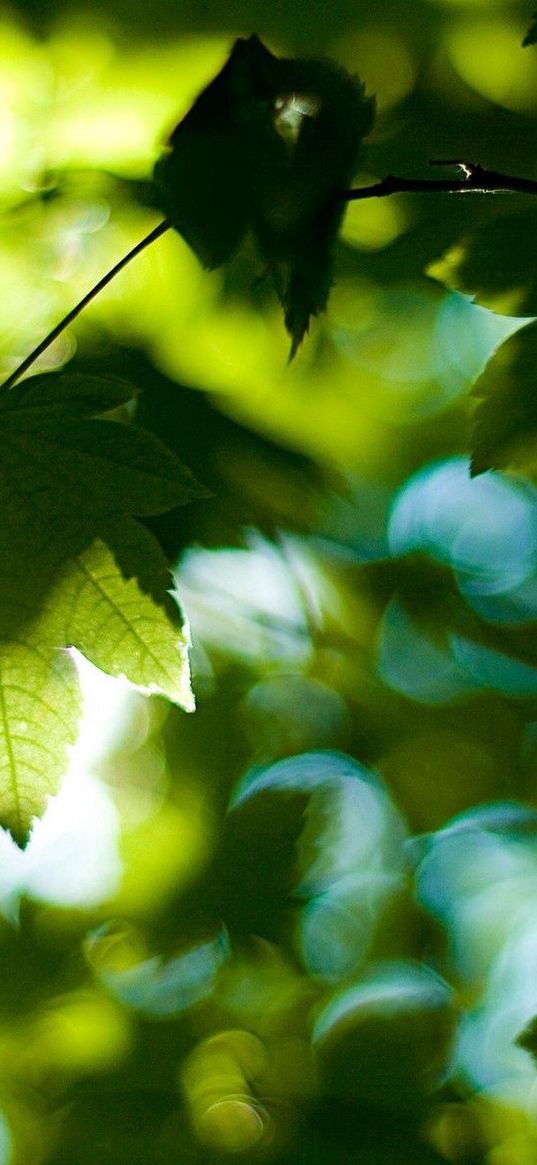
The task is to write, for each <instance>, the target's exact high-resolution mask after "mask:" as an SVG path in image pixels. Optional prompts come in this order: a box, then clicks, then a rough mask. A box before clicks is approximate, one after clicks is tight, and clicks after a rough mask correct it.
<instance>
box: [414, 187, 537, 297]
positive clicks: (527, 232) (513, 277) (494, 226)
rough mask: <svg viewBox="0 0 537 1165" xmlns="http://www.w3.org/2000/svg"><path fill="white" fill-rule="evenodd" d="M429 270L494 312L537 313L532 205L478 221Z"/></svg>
mask: <svg viewBox="0 0 537 1165" xmlns="http://www.w3.org/2000/svg"><path fill="white" fill-rule="evenodd" d="M427 273H428V274H429V275H431V276H432V277H433V278H434V279H438V280H439V281H440V282H441V283H443V284H445V286H447V287H451V288H453V289H454V290H455V291H463V292H465V293H466V294H470V295H473V296H474V297H475V299H476V301H477V303H480V304H482V305H483V307H488V308H491V310H492V311H498V312H501V313H502V314H503V315H516V316H533V315H537V216H536V212H535V210H531V209H530V210H525V211H518V212H517V213H516V214H505V215H498V217H497V218H496V219H493V220H492V221H491V222H486V223H483V224H481V225H480V226H479V227H478V228H477V229H476V230H474V231H472V232H471V233H470V234H468V235H467V236H466V237H465V238H464V239H462V240H461V241H460V242H459V243H457V244H456V245H455V246H454V247H452V248H451V249H450V250H449V251H448V252H447V254H445V255H444V257H443V258H442V259H439V260H436V261H435V262H434V263H432V264H430V265H429V267H428V269H427Z"/></svg>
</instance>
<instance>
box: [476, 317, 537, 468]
mask: <svg viewBox="0 0 537 1165" xmlns="http://www.w3.org/2000/svg"><path fill="white" fill-rule="evenodd" d="M536 367H537V324H535V323H532V324H529V325H528V326H527V327H525V328H523V329H522V330H521V331H520V332H517V334H516V335H515V336H511V338H510V339H509V340H507V341H506V342H505V343H504V344H502V346H501V348H499V349H498V351H497V352H496V354H495V356H493V358H492V360H490V361H489V363H488V364H487V367H486V368H485V371H484V372H483V373H482V375H481V376H480V377H479V379H478V380H477V381H476V384H475V385H474V389H473V395H474V397H476V399H477V406H476V410H475V413H474V426H473V437H472V473H473V474H477V473H483V472H484V471H485V470H487V469H505V468H507V467H511V468H517V469H522V470H524V472H525V473H526V474H528V475H529V476H533V477H535V476H536V475H537V392H536V388H535V369H536Z"/></svg>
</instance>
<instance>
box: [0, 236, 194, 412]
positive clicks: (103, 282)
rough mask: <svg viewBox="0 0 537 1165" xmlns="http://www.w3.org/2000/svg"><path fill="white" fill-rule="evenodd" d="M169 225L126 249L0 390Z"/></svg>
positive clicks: (33, 361) (11, 381)
mask: <svg viewBox="0 0 537 1165" xmlns="http://www.w3.org/2000/svg"><path fill="white" fill-rule="evenodd" d="M171 225H172V224H171V222H170V221H169V220H168V219H166V218H165V219H163V221H162V222H160V223H159V224H158V226H156V227H154V228H153V230H152V231H150V232H149V234H148V235H145V236H144V238H143V239H140V242H139V243H136V246H134V247H132V249H131V250H130V251H127V254H126V255H123V258H122V259H120V260H119V262H117V263H116V264H115V265H114V266H113V267H111V268H110V270H109V271H107V272H106V275H103V277H102V279H99V281H98V283H95V285H94V286H93V287H92V288H91V289H90V291H87V292H86V294H85V295H84V296H83V297H82V299H81V300H79V302H78V303H77V304H75V306H74V307H73V308H71V311H69V312H68V313H67V315H66V316H64V317H63V319H61V320H60V322H59V323H58V324H56V326H55V327H54V328H52V331H50V332H48V334H47V335H46V336H45V337H44V339H43V340H41V341H40V343H39V344H38V345H37V347H36V348H34V349H33V351H31V352H30V354H29V355H28V356H26V357H25V358H24V360H23V361H22V363H21V364H19V365H18V367H17V368H15V369H14V371H13V372H11V373H10V375H9V376H8V378H7V380H4V383H3V384H2V385H0V392H1V391H2V390H3V389H4V388H11V387H12V385H14V384H15V382H16V381H17V380H19V378H20V377H21V376H22V375H23V373H24V372H26V371H27V369H28V368H31V366H32V364H34V363H35V361H36V360H37V359H38V357H39V356H41V355H42V353H43V352H45V351H46V349H47V348H49V347H50V345H51V344H52V343H53V342H54V340H56V339H57V337H58V336H60V335H61V333H62V332H63V331H64V330H65V328H67V327H68V326H69V324H71V323H72V322H73V320H76V317H77V316H78V315H80V312H81V311H83V309H84V308H85V307H87V305H88V303H91V301H92V299H95V296H96V295H98V294H99V292H100V291H102V290H103V287H106V286H107V284H108V283H110V282H111V281H112V279H114V278H115V276H116V275H118V274H119V272H120V271H122V270H123V268H124V267H126V266H127V263H130V261H131V259H135V258H136V256H137V255H139V254H140V252H141V251H144V250H145V248H146V247H149V246H150V244H151V243H154V242H155V240H156V239H159V238H160V236H161V235H163V234H164V233H165V231H168V230H169V229H170V227H171Z"/></svg>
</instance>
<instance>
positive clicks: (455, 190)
mask: <svg viewBox="0 0 537 1165" xmlns="http://www.w3.org/2000/svg"><path fill="white" fill-rule="evenodd" d="M431 165H432V166H455V167H457V168H458V169H459V170H462V173H463V177H462V178H440V179H434V178H433V179H430V178H400V177H397V175H394V174H388V176H387V177H386V178H383V179H382V181H381V182H375V183H374V185H373V186H360V187H358V188H356V189H353V190H343V191H342V192H341V194H340V195H339V196H338V197H339V198H340V199H341V200H342V201H344V202H360V201H362V200H363V199H366V198H386V197H388V195H390V194H470V193H472V192H473V193H474V194H493V193H495V192H496V191H499V190H511V191H513V192H516V193H519V194H520V193H522V194H537V180H534V179H532V178H517V177H515V176H513V175H512V174H502V173H500V171H499V170H487V169H486V167H485V166H480V165H479V163H476V162H464V161H459V160H455V161H451V160H449V161H434V162H431ZM171 226H172V224H171V222H170V221H169V219H163V221H162V222H160V223H159V224H158V226H156V227H154V228H153V230H152V231H150V232H149V234H148V235H145V237H144V238H143V239H141V240H140V242H139V243H136V246H134V247H133V248H132V250H130V251H128V252H127V254H126V255H124V256H123V258H122V259H120V260H119V262H118V263H116V264H115V266H114V267H111V268H110V271H107V273H106V275H103V277H102V279H99V282H98V283H96V284H95V285H94V287H92V288H91V289H90V291H88V292H87V293H86V295H84V296H83V298H82V299H81V300H79V302H78V303H77V304H75V306H74V307H73V308H71V311H70V312H68V313H67V315H66V316H64V317H63V319H61V320H60V322H59V323H58V324H56V326H55V327H54V328H52V331H50V332H49V333H48V335H46V336H45V337H44V339H43V340H41V342H40V343H39V344H38V345H37V347H36V348H34V349H33V351H32V352H30V354H29V355H28V356H26V358H25V359H24V360H23V361H22V363H21V364H19V365H18V367H17V368H15V369H14V371H13V372H12V373H11V374H10V375H9V376H8V378H7V380H5V381H4V383H3V384H2V385H0V391H1V390H2V389H4V388H11V387H12V385H13V384H15V383H16V381H17V380H19V378H20V377H21V376H22V375H23V373H24V372H26V371H27V370H28V368H31V366H32V364H34V363H35V361H36V360H37V359H38V357H39V356H41V355H42V353H43V352H45V351H46V349H47V348H48V347H50V345H51V344H52V343H53V341H54V340H56V339H57V337H58V336H60V335H61V333H62V332H63V331H64V330H65V328H67V327H68V326H69V324H71V323H72V322H73V320H75V319H76V317H77V316H78V315H79V314H80V312H81V311H83V309H84V308H85V307H86V306H87V305H88V303H91V300H92V299H95V296H97V295H98V294H99V292H100V291H102V290H103V288H104V287H106V286H107V284H108V283H110V282H111V280H112V279H114V278H115V276H116V275H118V274H119V272H120V271H122V270H123V268H124V267H126V266H127V263H130V261H131V259H134V258H136V255H139V254H140V252H141V251H144V250H145V248H146V247H149V246H150V244H151V243H154V242H155V240H156V239H158V238H160V236H161V235H163V234H164V233H165V231H168V230H169V229H170V227H171Z"/></svg>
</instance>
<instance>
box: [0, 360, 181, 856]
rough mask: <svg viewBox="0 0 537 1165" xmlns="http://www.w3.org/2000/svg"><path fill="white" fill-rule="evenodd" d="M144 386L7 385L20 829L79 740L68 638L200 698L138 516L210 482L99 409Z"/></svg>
mask: <svg viewBox="0 0 537 1165" xmlns="http://www.w3.org/2000/svg"><path fill="white" fill-rule="evenodd" d="M133 395H135V390H134V389H132V387H131V386H129V385H127V384H125V383H123V382H121V381H120V380H113V379H106V378H105V379H101V378H99V377H93V376H83V375H80V374H79V375H76V376H70V375H68V374H60V375H54V374H50V375H46V376H36V377H32V378H31V379H30V380H27V381H24V382H23V383H22V384H21V385H19V386H17V387H16V388H14V389H13V390H12V391H11V392H9V393H5V394H4V395H3V396H1V397H0V449H1V458H0V505H1V508H2V515H3V521H2V523H1V524H0V720H1V723H0V736H3V738H4V741H5V748H4V750H3V753H4V756H5V760H4V770H3V771H2V770H1V769H0V822H1V823H2V824H3V825H6V826H7V827H8V828H9V829H11V830H12V832H13V834H14V836H15V837H16V839H17V840H18V841H20V840H23V839H24V838H25V837H26V836H27V834H28V831H29V829H30V826H31V822H32V818H33V817H34V816H36V815H37V814H39V813H41V812H42V810H43V808H44V806H45V803H46V797H47V794H48V793H50V792H53V791H56V790H57V788H58V785H59V781H60V779H61V775H62V774H63V772H64V771H65V768H66V765H67V759H68V757H67V745H68V744H69V743H72V742H73V741H74V740H75V739H76V734H77V725H78V716H79V708H78V702H77V699H75V696H74V695H73V692H74V691H75V689H76V687H77V685H76V682H75V679H74V676H73V671H72V666H71V663H70V661H69V660H68V659H66V657H65V653H64V651H63V649H64V648H65V647H71V646H76V647H78V648H79V649H80V650H81V651H82V652H83V653H84V654H86V655H87V656H88V658H89V659H91V660H93V662H95V663H96V664H97V665H98V666H99V667H101V668H102V669H103V670H105V671H108V672H109V673H110V674H112V675H124V676H126V677H127V678H128V679H129V680H130V681H131V682H132V683H133V684H135V685H137V686H138V687H140V688H141V689H142V690H143V691H151V692H160V693H162V694H164V695H166V696H167V697H168V698H169V699H171V700H173V701H175V702H176V703H178V704H180V705H181V706H182V707H183V708H185V709H186V710H191V709H192V707H193V697H192V693H191V690H190V682H189V668H188V658H187V646H188V635H187V633H186V631H185V629H184V625H183V618H182V615H181V612H180V610H179V608H178V606H177V603H176V602H175V600H174V599H173V598H172V596H171V594H170V589H171V587H172V585H173V579H172V576H171V575H170V573H169V571H168V569H167V566H166V562H165V559H164V557H163V554H162V551H161V550H160V547H159V546H158V543H156V542H155V540H154V539H153V537H152V535H150V534H149V533H148V532H147V531H146V530H145V529H144V528H143V527H141V526H139V525H138V523H136V522H135V521H134V520H133V518H132V517H131V516H130V515H133V514H141V515H142V514H157V513H162V512H163V511H165V510H166V509H168V508H171V507H172V506H176V505H178V504H181V503H183V502H185V501H187V500H188V499H189V498H190V497H192V496H196V494H197V495H199V493H200V489H199V487H198V486H197V485H196V483H195V481H194V479H193V477H192V476H191V474H190V473H189V472H188V470H186V469H185V468H184V467H183V466H182V464H181V462H180V461H179V460H178V459H177V458H176V457H175V455H174V454H173V453H171V452H170V451H169V450H168V449H166V447H165V446H164V445H163V444H162V443H161V442H160V441H159V440H158V439H157V438H156V437H154V436H153V435H152V434H149V433H145V432H144V431H143V430H140V429H135V428H134V427H131V426H130V425H128V424H123V423H120V422H118V421H111V420H95V419H93V416H92V414H94V413H95V412H99V413H102V412H104V411H107V410H110V409H114V408H117V407H119V406H121V405H124V404H125V403H126V402H127V401H128V400H129V399H131V398H132V397H133ZM58 710H61V712H60V711H58ZM22 724H24V725H25V727H24V729H21V727H20V726H21V725H22ZM39 750H41V751H39Z"/></svg>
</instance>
